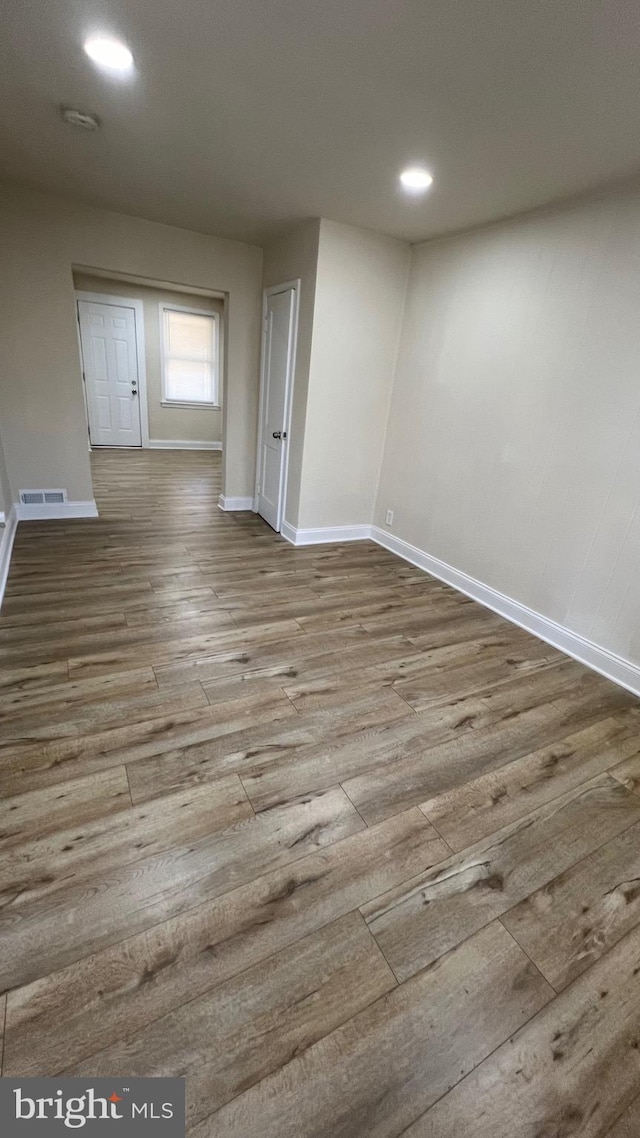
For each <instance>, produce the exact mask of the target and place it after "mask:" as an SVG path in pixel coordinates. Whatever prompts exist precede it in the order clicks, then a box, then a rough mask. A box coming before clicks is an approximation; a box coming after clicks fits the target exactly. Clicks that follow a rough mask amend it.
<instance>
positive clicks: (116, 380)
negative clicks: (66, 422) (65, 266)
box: [78, 300, 142, 447]
mask: <svg viewBox="0 0 640 1138" xmlns="http://www.w3.org/2000/svg"><path fill="white" fill-rule="evenodd" d="M78 318H79V321H80V341H81V344H82V361H83V367H84V377H85V388H86V393H87V412H88V416H89V438H90V439H91V443H92V444H93V445H94V446H120V447H122V446H125V447H139V446H140V445H141V442H142V440H141V432H140V395H139V382H138V353H137V343H136V314H135V309H133V308H127V307H126V306H125V305H119V304H117V305H116V304H106V303H105V304H102V303H99V302H98V301H96V300H79V301H78Z"/></svg>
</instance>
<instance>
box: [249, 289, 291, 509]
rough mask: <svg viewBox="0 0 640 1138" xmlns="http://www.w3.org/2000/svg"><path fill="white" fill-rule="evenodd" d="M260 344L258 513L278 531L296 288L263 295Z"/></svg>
mask: <svg viewBox="0 0 640 1138" xmlns="http://www.w3.org/2000/svg"><path fill="white" fill-rule="evenodd" d="M265 307H266V316H265V327H264V336H263V341H262V389H261V399H260V452H259V454H258V494H257V498H258V513H259V514H260V515H261V517H263V518H264V520H265V522H268V523H269V525H270V526H272V527H273V529H275V530H278V531H279V530H280V526H281V524H282V512H283V508H284V501H283V498H284V489H285V487H284V482H285V470H286V460H287V452H288V446H289V441H288V439H287V423H288V411H289V398H290V391H291V381H292V376H293V367H294V349H295V331H296V329H295V317H296V289H295V288H294V287H292V286H286V287H284V288H283V289H282V290H281V291H277V290H271V289H269V290H268V291H267V293H266V306H265Z"/></svg>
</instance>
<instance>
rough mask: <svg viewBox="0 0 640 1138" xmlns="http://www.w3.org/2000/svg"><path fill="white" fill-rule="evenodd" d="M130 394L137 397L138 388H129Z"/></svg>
mask: <svg viewBox="0 0 640 1138" xmlns="http://www.w3.org/2000/svg"><path fill="white" fill-rule="evenodd" d="M131 394H132V395H137V394H138V388H137V387H132V388H131Z"/></svg>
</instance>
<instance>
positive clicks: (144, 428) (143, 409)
mask: <svg viewBox="0 0 640 1138" xmlns="http://www.w3.org/2000/svg"><path fill="white" fill-rule="evenodd" d="M75 295H76V315H78V301H79V300H90V301H94V302H95V303H97V304H115V305H117V306H118V307H119V308H133V309H134V312H135V324H136V357H137V361H138V402H139V407H138V410H139V411H140V439H141V443H142V447H143V448H145V447H148V446H149V408H148V405H147V361H146V351H145V344H146V339H145V331H144V304H143V302H142V301H141V300H136V299H135V297H128V296H111V295H110V294H108V293H102V292H84V291H83V290H82V289H76V290H75ZM78 339H79V342H80V362H81V364H82V371H83V374H85V367H84V359H83V356H82V335H81V333H80V321H79V320H78ZM82 386H83V388H85V409H86V411H87V429H88V430H89V431H90V429H91V428H90V427H89V411H88V408H87V400H86V394H87V393H86V386H85V384H84V383H83V385H82ZM93 445H94V446H101V445H105V444H101V443H94V444H93ZM89 446H91V434H89ZM135 449H136V448H135V447H127V450H135Z"/></svg>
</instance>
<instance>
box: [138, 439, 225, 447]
mask: <svg viewBox="0 0 640 1138" xmlns="http://www.w3.org/2000/svg"><path fill="white" fill-rule="evenodd" d="M149 447H150V449H151V450H222V443H219V442H209V441H208V440H207V439H201V440H194V439H149Z"/></svg>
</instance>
